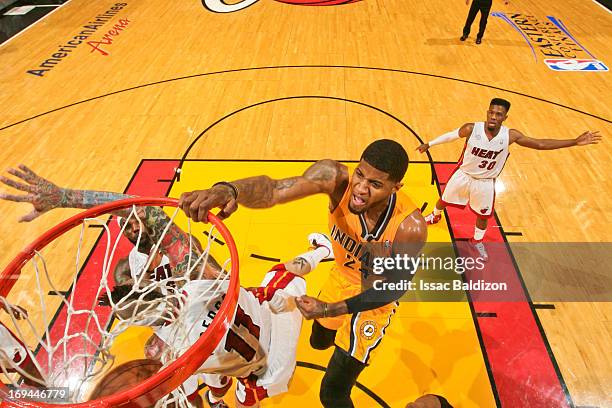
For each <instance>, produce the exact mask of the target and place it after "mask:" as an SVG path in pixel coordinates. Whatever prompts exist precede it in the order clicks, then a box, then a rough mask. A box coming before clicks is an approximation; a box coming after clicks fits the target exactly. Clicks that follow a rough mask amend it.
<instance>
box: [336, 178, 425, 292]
mask: <svg viewBox="0 0 612 408" xmlns="http://www.w3.org/2000/svg"><path fill="white" fill-rule="evenodd" d="M350 191H351V188H350V185H349V186H348V187H347V188H346V191H345V192H344V195H343V196H342V199H341V200H340V203H339V204H338V206H337V207H336V208H335V209H334V211H332V212H331V213H330V214H329V228H330V231H331V237H330V238H331V241H332V246H333V249H334V256H335V258H336V268H335V269H336V270H337V271H338V272H339V273H340V274H341V275H343V277H344V278H346V280H347V281H348V282H349V283H351V284H355V285H360V284H361V278H362V275H363V274H364V273H365V271H366V269H365V267H364V268H362V261H363V262H365V263H366V264H368V263H369V262H371V259H370V258H371V255H370V252H369V250H368V244H376V245H379V246H380V248H378V249H380V250H384V251H385V252H386V255H385V256H390V255H391V248H392V246H393V241H394V240H395V233H396V232H397V229H398V228H399V226H400V224H401V223H402V221H404V219H406V217H407V216H408V215H409V214H411V213H412V212H414V210H416V209H417V206H416V205H415V204H414V202H413V201H412V200H411V199H410V198H409V197H408V196H407V195H406V194H405V193H403V192H402V191H398V192H396V193H393V194H391V196H390V197H389V200H388V203H387V208H386V209H385V210H384V211H383V213H382V215H381V216H380V218H379V219H378V222H377V223H376V225H375V226H374V228H373V229H372V230H371V231H370V230H368V226H367V223H366V220H365V218H364V215H363V214H353V213H352V212H351V211H350V210H349V200H350V197H351V194H350ZM377 252H378V251H377ZM377 256H381V255H380V254H377ZM362 271H364V272H362Z"/></svg>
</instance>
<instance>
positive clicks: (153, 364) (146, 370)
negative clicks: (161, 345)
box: [89, 359, 162, 400]
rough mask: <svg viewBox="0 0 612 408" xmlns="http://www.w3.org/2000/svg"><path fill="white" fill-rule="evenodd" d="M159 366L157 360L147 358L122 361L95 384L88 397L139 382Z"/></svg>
mask: <svg viewBox="0 0 612 408" xmlns="http://www.w3.org/2000/svg"><path fill="white" fill-rule="evenodd" d="M161 366H162V364H161V363H160V362H159V361H156V360H149V359H140V360H132V361H128V362H127V363H123V364H121V365H119V366H117V367H115V368H113V369H112V370H111V371H110V372H108V373H107V374H106V375H105V376H104V377H103V378H102V379H101V380H100V381H99V382H98V384H96V388H94V390H93V392H92V393H91V395H90V396H89V399H90V400H94V399H97V398H102V397H105V396H108V395H112V394H115V393H117V392H119V391H123V390H125V389H127V388H130V387H132V386H134V385H136V384H139V383H141V382H142V381H144V380H146V379H147V378H149V377H151V376H152V375H153V374H155V373H156V372H157V371H159V369H160V368H161Z"/></svg>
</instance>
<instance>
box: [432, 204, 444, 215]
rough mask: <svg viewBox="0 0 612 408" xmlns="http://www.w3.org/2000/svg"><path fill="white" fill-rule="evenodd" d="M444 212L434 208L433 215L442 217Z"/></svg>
mask: <svg viewBox="0 0 612 408" xmlns="http://www.w3.org/2000/svg"><path fill="white" fill-rule="evenodd" d="M442 211H443V210H438V207H435V206H434V210H433V215H440V214H442Z"/></svg>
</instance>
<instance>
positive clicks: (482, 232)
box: [474, 227, 487, 241]
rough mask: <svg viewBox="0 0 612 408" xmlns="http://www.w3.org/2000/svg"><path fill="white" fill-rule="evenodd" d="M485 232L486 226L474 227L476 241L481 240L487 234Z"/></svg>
mask: <svg viewBox="0 0 612 408" xmlns="http://www.w3.org/2000/svg"><path fill="white" fill-rule="evenodd" d="M485 232H487V230H486V228H485V229H480V228H478V227H475V228H474V241H481V240H482V239H483V238H484V236H485Z"/></svg>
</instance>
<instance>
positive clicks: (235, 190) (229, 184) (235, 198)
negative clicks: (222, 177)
mask: <svg viewBox="0 0 612 408" xmlns="http://www.w3.org/2000/svg"><path fill="white" fill-rule="evenodd" d="M219 185H221V186H228V187H229V188H231V189H232V191H233V192H234V200H237V199H238V187H236V185H234V184H233V183H230V182H227V181H219V182H217V183H215V184H213V187H215V186H219Z"/></svg>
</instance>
